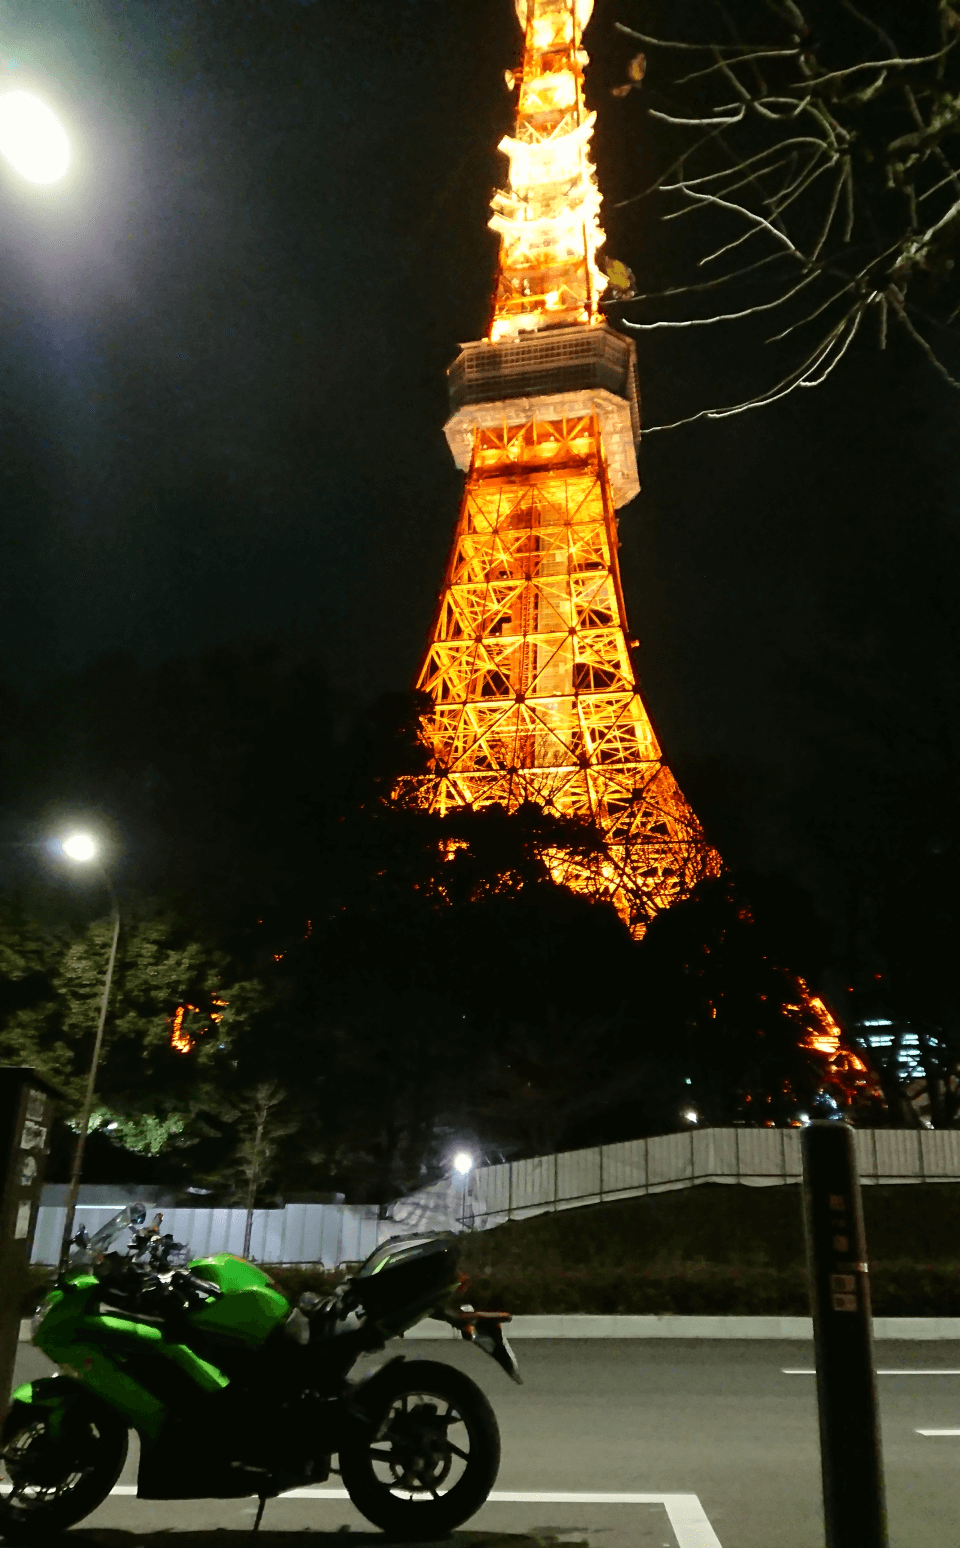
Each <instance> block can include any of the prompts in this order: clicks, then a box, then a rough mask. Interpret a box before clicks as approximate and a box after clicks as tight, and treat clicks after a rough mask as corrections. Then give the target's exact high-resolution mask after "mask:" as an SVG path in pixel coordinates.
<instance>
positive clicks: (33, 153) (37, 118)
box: [0, 91, 70, 183]
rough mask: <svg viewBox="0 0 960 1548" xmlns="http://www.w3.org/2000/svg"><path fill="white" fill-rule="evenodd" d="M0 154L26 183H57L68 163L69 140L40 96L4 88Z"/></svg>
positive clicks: (0, 102)
mask: <svg viewBox="0 0 960 1548" xmlns="http://www.w3.org/2000/svg"><path fill="white" fill-rule="evenodd" d="M0 155H3V156H5V157H6V158H7V160H8V161H9V163H10V165H11V166H12V167H13V169H14V171H16V172H19V173H20V176H21V177H25V178H26V179H27V181H28V182H29V183H56V182H57V181H58V180H59V179H60V178H61V177H62V176H63V174H64V173H65V172H66V170H67V168H68V166H69V165H70V141H69V140H68V139H67V134H66V130H65V129H64V127H63V125H62V124H61V122H60V120H59V118H58V117H57V115H56V114H55V113H54V112H52V110H51V109H50V108H48V107H47V104H46V103H45V102H41V101H40V99H39V97H34V96H31V94H30V93H29V92H28V91H5V92H3V93H2V95H0Z"/></svg>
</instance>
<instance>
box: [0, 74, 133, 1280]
mask: <svg viewBox="0 0 960 1548" xmlns="http://www.w3.org/2000/svg"><path fill="white" fill-rule="evenodd" d="M0 100H2V99H0ZM60 847H61V849H62V851H63V853H64V854H65V855H66V857H67V859H68V860H73V861H74V862H75V863H76V864H78V865H89V864H90V863H91V862H92V863H93V864H95V865H96V867H97V870H98V871H99V872H100V876H101V878H102V880H103V883H104V886H105V887H106V889H107V891H108V892H109V894H110V902H111V904H112V905H113V941H112V942H111V946H110V958H109V961H108V962H107V976H106V979H105V980H104V985H103V999H102V1000H101V1001H100V1020H99V1022H98V1023H97V1036H96V1040H95V1042H94V1045H93V1057H92V1058H91V1060H90V1071H89V1074H88V1075H87V1090H86V1094H85V1096H84V1099H83V1107H82V1108H81V1110H80V1127H79V1131H78V1133H77V1143H76V1147H75V1149H74V1152H73V1170H72V1171H71V1173H70V1189H69V1192H68V1193H67V1215H66V1219H65V1221H64V1225H63V1241H62V1242H61V1245H60V1266H61V1268H62V1267H63V1265H64V1264H65V1263H66V1261H67V1258H68V1256H69V1253H70V1243H71V1241H72V1239H73V1222H74V1218H75V1216H76V1213H77V1199H78V1197H79V1195H80V1177H81V1175H82V1172H83V1153H84V1151H85V1149H86V1145H87V1133H88V1131H89V1128H90V1114H91V1112H92V1111H93V1096H94V1089H95V1087H96V1082H97V1066H98V1064H99V1063H100V1050H101V1048H102V1046H103V1029H104V1026H105V1024H106V1020H107V1005H108V1003H109V1000H110V985H111V983H112V982H113V965H114V963H115V962H116V960H117V942H118V941H119V939H120V905H119V903H118V902H117V894H116V893H115V892H114V890H113V883H112V882H111V880H110V878H109V876H108V875H107V873H106V871H104V869H103V867H102V866H101V865H100V864H99V863H98V861H97V855H98V854H99V846H98V844H97V842H96V840H95V839H93V838H91V836H90V834H89V833H71V834H70V835H69V837H68V838H65V839H64V840H63V842H62V844H61V846H60Z"/></svg>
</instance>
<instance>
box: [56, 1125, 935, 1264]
mask: <svg viewBox="0 0 960 1548" xmlns="http://www.w3.org/2000/svg"><path fill="white" fill-rule="evenodd" d="M855 1140H856V1147H857V1159H858V1162H859V1166H860V1177H861V1180H862V1182H863V1183H864V1184H865V1185H866V1186H868V1187H869V1186H875V1185H876V1184H878V1183H922V1182H927V1183H945V1182H960V1130H957V1129H857V1130H855ZM800 1178H801V1163H800V1130H799V1129H692V1130H690V1131H688V1132H685V1133H683V1134H661V1135H657V1136H656V1137H654V1138H652V1139H639V1140H625V1141H623V1143H621V1144H618V1145H597V1146H593V1147H591V1148H590V1149H588V1150H568V1151H564V1152H562V1153H561V1154H559V1155H553V1156H534V1157H533V1158H532V1159H530V1160H526V1161H505V1162H503V1163H501V1164H499V1165H496V1166H479V1167H477V1168H476V1169H475V1170H474V1171H473V1172H471V1173H469V1174H468V1176H467V1177H466V1178H453V1179H448V1180H444V1181H442V1182H438V1183H434V1184H433V1185H432V1186H431V1187H429V1188H423V1189H421V1190H420V1191H419V1192H418V1193H412V1194H408V1195H407V1197H406V1198H403V1199H398V1200H397V1201H396V1203H394V1204H391V1205H390V1207H389V1218H388V1219H381V1218H380V1211H379V1209H378V1207H377V1205H376V1204H288V1205H287V1206H286V1208H285V1209H258V1210H255V1211H254V1216H253V1233H252V1236H251V1242H250V1254H251V1257H253V1258H254V1259H256V1260H257V1261H258V1262H260V1263H324V1264H326V1266H327V1267H328V1268H332V1267H335V1266H337V1265H338V1264H341V1263H349V1262H358V1261H360V1260H361V1259H363V1258H365V1257H367V1256H368V1254H369V1253H371V1252H373V1250H374V1248H375V1247H376V1246H377V1245H378V1243H379V1242H382V1241H385V1240H386V1239H387V1237H389V1236H396V1235H398V1234H402V1233H404V1232H410V1231H427V1230H448V1231H449V1230H453V1231H461V1230H465V1229H466V1230H486V1229H487V1228H488V1227H490V1226H495V1225H502V1224H503V1222H504V1221H506V1220H524V1219H527V1218H528V1217H529V1216H531V1215H542V1214H546V1213H547V1212H549V1211H552V1210H560V1209H578V1208H580V1207H581V1206H582V1205H585V1204H602V1203H605V1202H607V1201H609V1200H613V1199H629V1198H635V1197H637V1196H639V1195H642V1194H647V1193H670V1192H672V1191H674V1190H676V1189H678V1188H693V1187H696V1186H697V1185H698V1184H700V1183H729V1184H734V1183H738V1184H740V1185H741V1186H745V1187H748V1188H770V1187H778V1186H779V1187H783V1186H784V1185H786V1184H790V1183H799V1181H800ZM124 1192H125V1195H126V1197H129V1190H124ZM126 1197H125V1198H124V1199H121V1200H120V1201H119V1202H115V1203H112V1204H107V1203H104V1204H97V1205H81V1206H80V1207H79V1208H78V1210H77V1224H78V1225H80V1224H83V1225H85V1226H86V1227H87V1230H88V1231H89V1232H90V1234H91V1235H92V1234H93V1232H94V1231H95V1230H96V1229H97V1228H98V1227H99V1226H101V1225H103V1224H104V1222H105V1221H106V1220H108V1219H109V1218H110V1216H111V1215H113V1214H115V1213H116V1211H117V1209H118V1208H120V1206H121V1204H122V1203H124V1202H126ZM148 1212H152V1206H150V1205H148ZM64 1219H65V1212H64V1209H63V1208H62V1207H56V1206H53V1205H41V1207H40V1210H39V1219H38V1222H37V1232H36V1238H35V1241H34V1248H33V1261H34V1262H35V1263H55V1262H56V1260H57V1255H58V1251H59V1246H60V1239H61V1236H62V1234H63V1225H64ZM246 1219H247V1216H246V1210H243V1209H216V1208H204V1207H202V1206H201V1207H200V1208H195V1209H180V1208H174V1209H167V1208H164V1209H163V1230H164V1231H169V1232H170V1233H171V1234H172V1235H173V1237H174V1239H175V1240H176V1241H178V1242H184V1243H186V1244H188V1245H189V1247H190V1249H191V1252H192V1255H193V1256H194V1257H198V1258H199V1257H203V1256H205V1255H206V1254H208V1253H212V1252H235V1253H240V1252H242V1250H243V1237H244V1230H245V1227H246Z"/></svg>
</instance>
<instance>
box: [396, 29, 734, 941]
mask: <svg viewBox="0 0 960 1548" xmlns="http://www.w3.org/2000/svg"><path fill="white" fill-rule="evenodd" d="M590 9H591V0H517V11H518V15H519V18H520V22H521V26H522V27H523V28H524V40H525V41H524V57H523V66H522V70H521V71H520V72H519V74H518V75H516V76H515V75H511V76H510V77H509V80H508V84H513V85H514V86H516V85H517V83H519V96H518V103H517V122H516V130H515V133H514V135H513V137H511V138H507V139H506V140H504V141H503V142H502V144H501V147H500V148H501V150H503V151H504V152H505V154H506V155H507V157H508V160H509V176H508V186H507V188H506V189H505V190H504V191H503V192H502V193H499V194H497V195H495V196H494V199H493V210H494V214H493V218H492V220H491V225H492V226H493V227H494V229H496V230H497V231H498V232H499V233H500V237H501V253H500V274H499V281H498V288H497V296H496V302H495V309H494V319H493V323H492V326H491V330H490V336H489V339H488V340H486V341H483V342H481V343H480V344H477V345H467V346H465V347H464V354H463V355H462V356H461V358H460V362H459V365H458V366H455V367H454V369H453V370H452V372H451V396H452V400H453V402H452V407H453V409H454V414H453V417H452V419H451V422H450V425H449V426H448V434H450V438H451V444H452V445H453V446H454V449H455V453H457V455H458V461H459V460H461V458H462V463H464V464H465V463H466V461H467V456H466V453H467V451H468V448H469V447H470V445H471V441H472V456H471V457H470V460H469V470H468V475H467V482H466V488H465V491H464V497H463V504H462V507H461V512H460V520H459V523H458V526H457V531H456V536H455V538H454V544H453V551H452V554H451V557H450V562H449V565H448V569H447V575H446V578H445V582H444V587H443V591H442V594H441V598H440V604H439V607H438V611H437V617H436V621H435V624H434V628H433V633H432V638H431V640H430V644H429V646H428V649H427V654H426V658H425V660H424V664H423V667H422V669H421V672H420V677H419V680H418V687H419V688H420V689H421V690H422V691H423V692H425V693H426V694H428V695H429V696H430V699H431V701H432V709H431V711H430V713H429V714H428V715H427V716H426V717H425V720H424V733H425V736H426V739H427V741H428V743H429V746H430V749H431V751H432V754H433V771H432V773H431V775H430V776H428V777H427V778H425V779H424V780H423V781H422V782H421V783H420V786H419V790H418V798H419V799H420V800H421V801H422V802H423V804H424V805H426V806H428V807H430V808H431V809H433V810H435V811H438V812H441V813H443V812H447V811H449V810H450V809H451V808H454V807H463V806H473V807H481V806H488V805H491V804H497V805H500V806H504V807H506V808H507V809H508V810H515V809H516V808H517V807H519V806H521V805H522V804H523V803H524V802H528V801H533V802H535V803H536V804H537V805H539V806H541V807H542V808H543V809H544V810H546V811H548V812H551V813H553V814H555V815H557V816H558V817H564V818H579V819H587V820H589V821H591V822H592V823H594V824H595V825H596V829H597V830H598V831H599V833H600V834H601V835H602V837H603V840H604V843H603V847H602V852H601V854H600V855H599V856H597V857H594V858H593V859H590V858H584V857H583V855H581V856H580V857H579V858H572V857H571V855H570V854H569V853H568V852H567V851H566V850H560V849H559V848H558V849H557V850H556V851H554V852H551V853H549V854H548V855H547V856H546V857H545V858H546V859H547V862H548V864H549V865H550V868H551V871H552V874H553V875H554V876H555V878H556V879H557V880H559V881H563V882H565V883H567V884H568V885H570V886H573V887H576V888H577V889H578V890H589V891H590V892H592V893H594V894H596V893H598V892H599V893H601V894H604V895H606V896H608V897H610V898H611V899H612V900H613V901H614V902H615V903H616V906H617V908H618V909H619V911H620V913H621V914H622V915H623V917H624V918H626V919H627V920H629V922H630V923H631V924H632V925H633V927H634V928H636V929H642V928H643V925H644V923H645V922H646V921H647V920H649V919H650V918H651V917H652V915H653V914H654V913H655V912H656V911H657V910H659V909H662V908H666V907H669V905H670V904H671V903H674V902H676V901H677V900H678V899H680V898H682V897H684V896H686V894H687V893H688V892H689V891H690V889H691V887H692V886H693V885H695V883H696V882H697V881H698V880H699V879H700V878H701V877H703V876H705V875H711V874H716V873H717V872H718V871H719V869H720V861H719V857H718V856H717V855H716V853H715V852H714V851H713V850H712V849H710V847H709V846H708V845H707V844H706V842H705V840H704V837H703V833H702V831H701V829H700V825H699V823H698V822H697V819H696V817H695V816H694V814H693V812H692V810H691V808H690V806H689V805H688V804H687V802H686V801H685V799H684V797H683V795H682V794H681V792H680V790H679V789H678V787H677V784H676V781H675V780H674V778H673V776H672V774H671V773H670V771H669V769H668V768H667V767H666V766H665V765H664V763H663V762H662V760H661V756H660V747H659V744H658V742H657V739H656V736H655V734H654V731H653V727H652V725H651V722H650V717H649V715H648V713H647V711H646V709H645V707H644V704H643V701H642V700H641V698H640V694H639V692H638V690H637V683H636V678H635V675H634V670H633V663H632V661H631V657H630V649H629V646H628V635H627V624H626V615H625V610H624V604H623V593H622V590H621V586H620V575H619V569H618V564H617V548H618V539H617V522H616V512H615V508H614V507H615V505H619V504H622V503H623V502H624V501H625V500H629V499H630V498H632V496H633V494H634V493H635V492H636V490H637V488H638V484H637V478H636V452H635V447H634V439H633V438H634V435H635V434H636V431H637V429H638V427H639V416H638V408H637V399H636V374H635V369H634V365H633V351H632V345H630V344H628V343H627V341H626V340H624V339H623V338H622V337H621V336H620V335H617V334H611V333H610V331H609V330H608V329H606V328H605V326H604V319H603V316H602V314H601V313H600V311H599V309H598V305H597V302H598V297H599V295H600V293H601V292H602V290H603V288H604V286H605V285H606V279H605V277H604V275H603V274H602V273H601V271H600V269H599V268H598V266H597V262H596V251H597V248H598V247H599V246H600V244H601V243H602V242H603V232H602V230H601V228H600V224H599V218H598V217H599V209H600V195H599V191H598V189H597V185H596V177H595V174H594V170H593V165H592V163H591V161H590V159H589V154H588V153H589V141H590V135H591V133H592V128H593V119H594V116H595V115H594V114H592V113H588V112H587V111H586V109H585V107H584V101H583V66H584V65H585V63H586V62H587V56H586V54H585V53H584V51H583V47H582V42H581V35H582V31H583V28H584V26H585V25H586V22H587V20H588V19H589V14H590ZM478 351H479V353H478ZM631 423H632V424H633V426H634V429H633V432H632V433H631V428H630V427H631ZM605 435H606V436H608V437H614V438H615V441H614V444H615V461H614V470H615V479H614V482H613V485H611V477H610V469H609V467H608V458H609V455H610V454H609V450H608V449H607V448H606V447H605V444H604V437H605ZM459 448H462V452H461V451H459V450H458V449H459Z"/></svg>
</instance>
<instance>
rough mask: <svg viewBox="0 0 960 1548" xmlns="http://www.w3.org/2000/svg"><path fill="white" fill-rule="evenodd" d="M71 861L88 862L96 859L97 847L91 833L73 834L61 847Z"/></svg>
mask: <svg viewBox="0 0 960 1548" xmlns="http://www.w3.org/2000/svg"><path fill="white" fill-rule="evenodd" d="M60 848H61V849H62V850H63V852H64V854H65V855H66V856H67V858H68V859H69V860H80V861H84V862H85V861H87V860H93V859H95V858H96V854H97V846H96V844H95V842H94V840H93V839H92V838H91V837H90V835H89V833H71V835H70V837H69V838H65V839H64V841H63V843H62V844H61V845H60Z"/></svg>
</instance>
